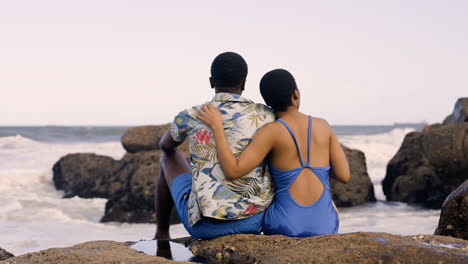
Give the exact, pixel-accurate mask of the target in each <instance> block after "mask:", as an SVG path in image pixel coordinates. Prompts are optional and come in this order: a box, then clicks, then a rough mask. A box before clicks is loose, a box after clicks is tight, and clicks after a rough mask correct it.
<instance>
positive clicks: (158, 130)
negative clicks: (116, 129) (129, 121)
mask: <svg viewBox="0 0 468 264" xmlns="http://www.w3.org/2000/svg"><path fill="white" fill-rule="evenodd" d="M168 128H169V125H164V126H139V127H132V128H129V129H127V131H125V133H124V135H123V136H122V138H121V142H122V145H123V147H124V149H125V150H126V151H127V152H129V153H135V152H139V151H148V150H157V149H159V140H160V139H161V137H162V136H163V135H164V132H165V131H166V130H167V129H168Z"/></svg>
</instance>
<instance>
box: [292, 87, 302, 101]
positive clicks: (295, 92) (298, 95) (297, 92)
mask: <svg viewBox="0 0 468 264" xmlns="http://www.w3.org/2000/svg"><path fill="white" fill-rule="evenodd" d="M293 96H294V99H296V100H300V99H301V94H300V93H299V90H298V89H296V90H294V93H293Z"/></svg>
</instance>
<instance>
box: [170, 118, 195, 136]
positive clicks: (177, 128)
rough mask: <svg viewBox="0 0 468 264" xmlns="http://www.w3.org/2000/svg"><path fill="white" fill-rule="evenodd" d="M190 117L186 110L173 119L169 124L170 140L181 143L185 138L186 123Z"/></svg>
mask: <svg viewBox="0 0 468 264" xmlns="http://www.w3.org/2000/svg"><path fill="white" fill-rule="evenodd" d="M190 118H191V116H190V115H189V114H188V112H187V111H186V110H184V111H182V112H180V113H179V114H177V115H176V117H175V118H174V121H173V122H172V124H171V128H170V129H171V130H170V132H171V136H172V139H173V140H174V141H176V142H182V141H184V140H185V138H187V130H188V128H189V127H188V123H189V120H190Z"/></svg>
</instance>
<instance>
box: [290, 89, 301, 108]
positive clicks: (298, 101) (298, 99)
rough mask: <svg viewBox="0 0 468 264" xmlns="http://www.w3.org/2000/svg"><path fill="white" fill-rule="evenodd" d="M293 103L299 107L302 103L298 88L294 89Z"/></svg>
mask: <svg viewBox="0 0 468 264" xmlns="http://www.w3.org/2000/svg"><path fill="white" fill-rule="evenodd" d="M291 99H292V103H293V105H295V106H296V107H297V109H299V106H300V105H301V93H300V92H299V90H298V89H296V90H294V93H293V94H292V96H291Z"/></svg>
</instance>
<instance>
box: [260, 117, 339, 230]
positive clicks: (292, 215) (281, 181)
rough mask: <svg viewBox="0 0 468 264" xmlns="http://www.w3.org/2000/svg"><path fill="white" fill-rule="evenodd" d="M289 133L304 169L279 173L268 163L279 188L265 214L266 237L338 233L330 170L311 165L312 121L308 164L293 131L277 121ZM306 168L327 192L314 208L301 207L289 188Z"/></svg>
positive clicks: (310, 121)
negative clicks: (329, 179) (331, 191)
mask: <svg viewBox="0 0 468 264" xmlns="http://www.w3.org/2000/svg"><path fill="white" fill-rule="evenodd" d="M278 121H280V122H281V123H283V125H284V126H285V127H286V128H287V129H288V131H289V133H290V134H291V136H292V138H293V139H294V143H295V144H296V147H297V151H298V154H299V157H300V159H301V164H302V167H299V168H295V169H291V170H279V169H276V168H275V167H274V166H273V164H272V163H271V161H269V166H270V175H271V177H272V179H273V182H274V184H275V188H276V195H275V199H274V201H273V203H272V204H271V206H270V207H269V208H268V210H267V212H266V214H265V220H264V223H263V231H264V233H265V234H266V235H274V234H280V235H286V236H293V237H308V236H317V235H323V234H331V233H336V232H338V226H339V221H338V214H337V212H336V210H335V208H334V207H333V203H332V199H331V193H330V186H329V181H328V178H329V172H330V166H326V167H311V166H310V165H309V163H310V137H311V126H312V117H310V116H309V138H308V148H309V155H308V156H309V157H308V158H307V163H306V164H305V163H304V160H303V159H302V155H301V151H300V149H299V146H298V144H297V140H296V137H295V136H294V133H293V132H292V130H291V128H289V126H288V125H287V124H286V122H284V121H283V120H281V119H278ZM304 168H309V169H311V170H312V171H313V172H314V173H315V175H317V177H318V178H319V179H320V181H321V182H322V184H323V186H324V188H323V192H322V195H321V196H320V198H319V199H318V200H317V201H316V202H315V203H313V204H311V205H301V204H299V203H298V202H296V201H295V200H294V198H293V197H292V196H291V193H290V192H289V187H290V186H291V184H292V183H293V182H294V181H295V180H296V178H297V176H298V175H299V173H301V171H302V170H303V169H304Z"/></svg>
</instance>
